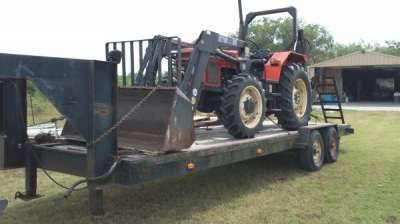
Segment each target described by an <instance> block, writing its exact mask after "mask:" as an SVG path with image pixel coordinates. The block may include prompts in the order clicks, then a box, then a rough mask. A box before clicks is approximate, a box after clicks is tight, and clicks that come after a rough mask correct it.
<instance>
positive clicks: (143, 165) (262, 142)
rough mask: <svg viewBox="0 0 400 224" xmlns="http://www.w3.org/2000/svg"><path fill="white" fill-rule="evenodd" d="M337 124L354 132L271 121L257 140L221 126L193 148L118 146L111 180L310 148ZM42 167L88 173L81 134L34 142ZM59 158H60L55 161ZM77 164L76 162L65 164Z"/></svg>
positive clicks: (125, 181)
mask: <svg viewBox="0 0 400 224" xmlns="http://www.w3.org/2000/svg"><path fill="white" fill-rule="evenodd" d="M329 127H337V130H338V131H339V133H340V136H343V135H347V134H351V133H352V132H353V129H352V128H351V127H350V125H336V124H329V123H320V124H310V125H308V126H305V127H303V128H301V129H300V130H298V131H286V130H283V129H282V128H279V127H277V126H276V125H275V124H273V123H271V122H267V121H266V122H265V123H264V129H263V130H262V131H260V132H259V133H258V134H257V135H256V136H255V138H249V139H234V138H233V137H232V136H231V135H230V134H229V133H228V132H227V131H226V129H225V128H224V127H223V126H222V125H217V126H210V127H198V128H196V129H195V133H196V141H195V142H194V143H193V145H192V146H191V147H190V148H187V149H184V150H181V151H177V152H169V153H162V154H152V153H146V152H143V151H140V150H136V149H133V148H122V149H121V148H120V150H119V156H120V158H121V162H120V163H119V165H118V167H117V168H116V170H115V172H114V174H113V176H112V178H110V180H109V182H108V183H114V184H122V185H134V184H141V183H144V182H147V181H152V180H156V179H159V178H163V177H171V176H179V175H183V174H187V173H192V172H195V171H200V170H205V169H209V168H213V167H218V166H223V165H227V164H231V163H235V162H239V161H244V160H248V159H252V158H256V157H261V156H266V155H270V154H273V153H278V152H283V151H287V150H290V149H302V148H304V147H306V146H307V144H308V143H307V142H308V140H307V139H308V134H309V132H310V131H312V130H321V129H326V128H329ZM34 149H35V153H37V155H38V156H39V160H40V161H41V164H38V166H40V167H41V168H44V169H47V170H53V171H58V172H63V173H69V174H73V175H78V176H82V177H84V176H85V162H86V152H87V149H86V148H85V146H84V143H82V142H80V141H79V140H78V139H77V137H75V138H72V137H71V136H69V140H68V141H67V142H65V141H64V142H61V143H60V142H59V143H52V144H45V145H40V146H39V145H35V146H34ZM57 158H59V159H57ZM66 162H67V163H69V164H74V166H71V165H69V166H68V165H67V164H66Z"/></svg>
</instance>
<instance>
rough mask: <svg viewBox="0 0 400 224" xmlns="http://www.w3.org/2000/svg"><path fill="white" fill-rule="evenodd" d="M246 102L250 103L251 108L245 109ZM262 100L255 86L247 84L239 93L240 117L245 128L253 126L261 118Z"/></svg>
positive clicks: (255, 125)
mask: <svg viewBox="0 0 400 224" xmlns="http://www.w3.org/2000/svg"><path fill="white" fill-rule="evenodd" d="M246 103H247V104H248V103H251V104H252V110H251V111H248V110H246ZM262 107H263V102H262V96H261V93H260V91H259V90H258V89H257V88H256V87H255V86H247V87H246V88H244V89H243V90H242V92H241V93H240V100H239V113H240V119H241V121H242V123H243V124H244V126H246V127H247V128H255V127H257V125H258V124H259V122H260V120H261V118H262V111H263V108H262Z"/></svg>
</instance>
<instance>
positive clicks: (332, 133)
mask: <svg viewBox="0 0 400 224" xmlns="http://www.w3.org/2000/svg"><path fill="white" fill-rule="evenodd" d="M324 142H325V152H326V153H325V161H326V162H328V163H333V162H336V161H337V160H338V157H339V143H340V141H339V135H338V133H337V131H336V128H334V127H330V128H328V130H326V131H325V133H324Z"/></svg>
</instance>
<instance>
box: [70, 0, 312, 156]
mask: <svg viewBox="0 0 400 224" xmlns="http://www.w3.org/2000/svg"><path fill="white" fill-rule="evenodd" d="M238 3H239V14H240V27H239V37H238V38H232V37H226V36H223V35H220V34H218V33H215V32H211V31H203V32H202V33H201V34H200V36H199V38H198V39H197V40H196V41H195V43H184V42H181V41H180V39H179V38H177V37H164V36H156V37H154V38H152V39H146V40H135V41H120V42H109V43H107V44H106V55H107V60H109V61H114V62H117V63H118V62H119V61H120V60H121V58H122V63H121V66H120V68H122V77H123V84H124V86H125V85H126V86H128V85H127V83H128V82H127V80H128V78H127V77H129V76H130V77H131V83H130V84H131V85H132V87H124V88H120V90H119V96H120V97H119V98H118V108H119V110H118V113H119V117H120V118H121V119H122V118H123V121H124V122H121V127H120V128H119V131H118V136H119V138H120V139H119V140H120V142H126V143H131V144H132V145H136V147H137V148H144V149H153V150H157V151H160V150H161V151H171V150H179V149H183V148H185V147H189V146H190V145H191V144H192V143H193V141H194V138H195V137H194V136H195V135H194V128H193V116H194V115H195V113H196V111H201V112H206V113H210V112H215V113H216V114H217V116H218V118H219V120H220V121H221V123H222V124H223V125H224V126H225V127H226V129H227V130H228V131H229V133H230V134H231V135H232V136H234V137H235V138H251V137H253V136H254V135H255V133H256V132H257V131H259V130H260V128H261V127H262V125H263V121H264V119H265V117H266V116H269V115H271V114H274V115H276V116H277V118H278V121H279V124H280V125H281V126H282V127H283V128H285V129H288V130H294V129H297V128H299V127H301V126H304V125H307V123H308V121H309V119H310V113H311V87H310V82H309V79H308V77H307V74H306V71H305V64H306V62H307V56H306V55H305V51H306V48H307V43H308V42H307V41H306V40H305V39H304V36H303V32H302V31H301V30H298V26H297V13H296V9H295V8H294V7H288V8H281V9H274V10H266V11H260V12H251V13H249V14H247V16H246V18H245V19H244V20H243V16H242V6H241V0H238ZM285 12H286V13H289V15H291V16H292V18H293V31H292V34H288V35H291V36H292V43H291V46H288V49H287V50H286V51H282V52H271V51H270V50H268V49H259V48H257V47H255V49H254V48H253V50H252V51H251V52H250V50H249V44H251V43H252V41H251V40H249V39H248V32H249V25H250V23H251V22H252V21H253V20H254V19H255V18H257V17H259V16H265V15H270V14H276V13H285ZM253 44H254V45H255V46H256V44H255V43H253ZM121 56H122V57H121ZM129 67H130V69H129ZM135 68H138V69H135ZM165 68H167V69H165ZM128 72H130V74H127V73H128ZM151 95H153V96H151ZM144 101H146V102H144ZM137 104H139V105H140V106H141V109H140V110H138V111H137V112H136V114H135V116H134V117H130V116H127V114H128V115H129V113H130V112H131V111H130V110H129V108H135V107H134V106H133V105H137ZM65 130H67V129H65ZM65 132H67V131H65Z"/></svg>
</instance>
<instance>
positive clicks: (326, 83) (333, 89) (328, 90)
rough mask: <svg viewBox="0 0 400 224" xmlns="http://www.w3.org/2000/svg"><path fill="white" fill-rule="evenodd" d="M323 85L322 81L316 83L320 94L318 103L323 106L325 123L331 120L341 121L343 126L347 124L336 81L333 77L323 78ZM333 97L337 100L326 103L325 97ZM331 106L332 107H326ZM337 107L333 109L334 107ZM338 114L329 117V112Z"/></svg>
mask: <svg viewBox="0 0 400 224" xmlns="http://www.w3.org/2000/svg"><path fill="white" fill-rule="evenodd" d="M322 80H323V81H322V83H321V82H320V81H317V82H316V85H315V89H316V91H317V93H318V98H319V101H318V103H319V104H320V105H321V109H322V114H323V116H324V120H325V122H328V120H329V119H336V120H340V121H341V122H342V124H345V121H344V116H343V110H342V103H341V101H340V97H339V93H338V88H337V85H336V80H335V78H333V77H323V79H322ZM326 95H333V96H335V98H336V99H334V100H329V101H326V100H324V98H323V96H326ZM327 104H329V106H330V107H326V106H327ZM335 105H336V106H337V107H336V108H333V107H332V106H335ZM328 111H329V112H337V113H336V115H327V112H328Z"/></svg>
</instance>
